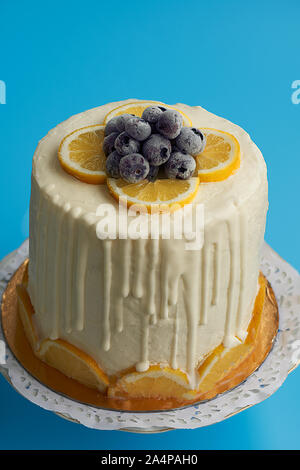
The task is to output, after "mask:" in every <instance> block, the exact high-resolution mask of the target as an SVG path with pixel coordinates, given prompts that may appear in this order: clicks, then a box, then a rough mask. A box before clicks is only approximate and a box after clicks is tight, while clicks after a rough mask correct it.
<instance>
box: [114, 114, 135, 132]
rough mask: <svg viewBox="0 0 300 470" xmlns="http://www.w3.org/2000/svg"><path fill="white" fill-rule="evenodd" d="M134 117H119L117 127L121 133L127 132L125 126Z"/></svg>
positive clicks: (123, 115) (127, 115)
mask: <svg viewBox="0 0 300 470" xmlns="http://www.w3.org/2000/svg"><path fill="white" fill-rule="evenodd" d="M132 117H135V116H134V114H128V113H125V114H121V115H120V116H118V117H117V121H116V126H117V129H118V131H119V132H124V131H125V124H126V122H127V121H128V119H131V118H132Z"/></svg>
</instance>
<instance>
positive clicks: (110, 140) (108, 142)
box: [103, 132, 119, 156]
mask: <svg viewBox="0 0 300 470" xmlns="http://www.w3.org/2000/svg"><path fill="white" fill-rule="evenodd" d="M118 135H119V133H118V132H112V133H111V134H109V135H107V136H106V137H104V140H103V151H104V153H105V155H106V156H107V155H109V154H110V153H111V152H113V151H114V150H115V141H116V138H117V137H118Z"/></svg>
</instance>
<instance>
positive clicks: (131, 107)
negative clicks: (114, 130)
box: [103, 101, 193, 127]
mask: <svg viewBox="0 0 300 470" xmlns="http://www.w3.org/2000/svg"><path fill="white" fill-rule="evenodd" d="M149 106H163V107H164V108H167V109H174V110H175V111H177V112H178V113H180V114H181V115H182V117H183V125H184V126H188V127H190V126H192V125H193V123H192V121H191V120H190V118H189V117H188V116H187V115H186V114H184V113H183V112H182V111H181V110H180V109H177V108H176V107H175V106H169V105H168V104H165V103H161V102H159V101H136V102H134V101H133V102H132V103H127V104H123V105H122V106H118V107H117V108H114V109H112V110H111V111H109V113H107V114H106V116H105V118H104V121H103V122H104V124H107V123H108V121H110V119H112V118H113V117H116V116H120V115H121V114H125V113H127V114H134V115H135V116H138V117H141V116H142V114H143V111H144V110H145V109H146V108H148V107H149Z"/></svg>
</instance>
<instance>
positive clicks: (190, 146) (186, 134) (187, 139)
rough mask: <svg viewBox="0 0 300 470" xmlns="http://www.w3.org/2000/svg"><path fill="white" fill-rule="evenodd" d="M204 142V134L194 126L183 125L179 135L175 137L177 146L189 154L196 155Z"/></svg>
mask: <svg viewBox="0 0 300 470" xmlns="http://www.w3.org/2000/svg"><path fill="white" fill-rule="evenodd" d="M205 143H206V139H205V135H204V134H203V133H202V132H201V131H200V130H199V129H196V128H195V127H183V128H182V129H181V131H180V134H179V136H178V137H176V139H175V144H176V146H177V148H178V149H179V150H180V151H183V152H186V153H189V154H190V155H198V153H200V152H202V150H204V147H205Z"/></svg>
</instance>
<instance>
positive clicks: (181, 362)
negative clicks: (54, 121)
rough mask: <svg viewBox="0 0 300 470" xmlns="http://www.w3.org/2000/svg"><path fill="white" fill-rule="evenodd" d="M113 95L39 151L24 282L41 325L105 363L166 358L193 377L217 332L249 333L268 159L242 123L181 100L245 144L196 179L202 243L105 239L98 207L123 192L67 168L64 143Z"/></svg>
mask: <svg viewBox="0 0 300 470" xmlns="http://www.w3.org/2000/svg"><path fill="white" fill-rule="evenodd" d="M118 104H119V103H113V104H110V105H106V106H104V107H100V108H96V109H95V110H90V111H87V112H86V113H82V114H81V115H78V116H75V117H73V118H71V119H70V120H68V121H66V122H65V123H62V124H61V125H59V126H58V127H57V128H55V129H54V130H53V131H51V132H50V133H49V134H48V136H47V137H46V138H45V139H43V141H42V142H41V143H40V145H39V147H38V149H37V152H36V154H35V157H34V165H33V178H32V197H31V209H30V265H29V266H30V267H29V292H30V297H31V300H32V303H33V305H34V308H35V311H36V322H37V327H38V330H39V332H40V334H41V336H42V337H44V338H47V337H50V338H52V339H56V338H62V339H64V340H66V341H69V342H70V343H72V344H74V345H75V346H77V347H78V348H80V349H82V350H83V351H85V352H87V353H88V354H90V355H91V356H92V357H93V358H94V359H95V360H96V361H97V362H98V363H99V365H100V366H101V368H103V370H104V371H105V372H106V373H107V374H116V373H118V372H120V371H122V370H124V369H127V368H128V367H132V366H135V367H136V368H137V370H141V371H142V370H147V368H148V367H149V365H150V364H152V363H159V364H169V365H171V367H173V368H180V369H182V370H183V371H185V372H187V373H188V374H189V376H191V377H192V376H193V375H194V371H195V368H197V367H198V365H199V364H200V363H201V361H202V360H203V359H204V357H206V356H207V354H209V352H210V351H212V350H213V349H214V348H215V347H216V346H218V345H219V344H220V343H222V342H224V344H225V345H226V346H227V347H231V346H233V345H235V344H237V343H238V342H239V341H241V340H243V339H244V338H245V334H246V331H247V326H248V324H249V321H250V319H251V312H252V308H253V303H254V299H255V296H256V292H257V279H258V271H259V253H260V246H261V244H262V241H263V234H264V226H265V215H266V209H267V179H266V169H265V164H264V161H263V158H262V156H261V154H260V152H259V150H258V149H257V147H256V146H255V145H254V144H253V143H252V142H251V140H250V138H249V136H248V135H247V134H246V133H245V132H244V131H243V130H242V129H240V128H238V127H237V126H235V125H233V124H231V123H229V122H228V121H226V120H224V119H222V118H218V117H216V116H213V115H211V114H210V113H208V112H206V111H204V110H202V109H201V108H198V107H196V108H190V107H187V106H184V105H176V106H177V107H182V109H184V112H185V113H186V114H187V115H188V116H189V117H190V118H191V119H192V121H193V124H194V125H195V126H199V127H214V128H217V129H223V130H226V131H229V132H231V133H232V134H234V135H235V136H236V137H237V139H238V140H239V142H240V145H241V150H242V160H241V167H240V169H239V170H238V172H237V173H236V174H234V175H233V176H231V177H230V178H228V180H226V181H222V182H218V183H202V184H201V185H200V190H199V192H198V195H197V197H196V199H195V201H194V204H197V203H203V204H204V213H205V237H204V246H203V249H202V250H201V251H198V252H195V251H193V252H191V251H190V252H189V251H187V250H185V249H184V245H183V244H184V240H151V239H150V240H118V239H117V240H99V239H98V238H97V236H96V225H97V222H98V220H99V217H97V216H96V210H97V207H98V206H99V205H100V204H105V203H109V204H113V205H115V206H116V208H117V204H116V202H115V201H113V200H112V199H111V197H110V195H109V193H108V191H107V188H104V187H102V186H93V185H88V184H84V183H81V182H79V181H77V180H75V178H72V177H70V176H69V175H67V174H66V173H65V172H64V171H63V170H62V169H61V167H60V165H59V163H58V161H57V150H58V146H59V142H60V140H61V138H62V137H64V135H65V134H66V133H68V132H70V131H72V130H73V129H74V128H77V127H83V126H85V125H89V124H95V123H100V122H102V120H103V117H104V115H105V114H106V112H107V111H108V110H109V109H111V108H112V107H114V106H116V105H118ZM238 338H239V339H238Z"/></svg>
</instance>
